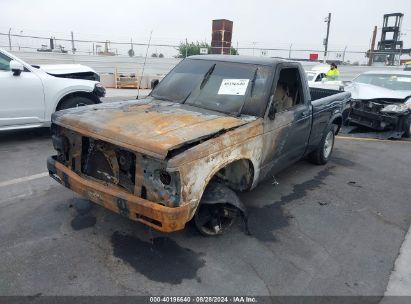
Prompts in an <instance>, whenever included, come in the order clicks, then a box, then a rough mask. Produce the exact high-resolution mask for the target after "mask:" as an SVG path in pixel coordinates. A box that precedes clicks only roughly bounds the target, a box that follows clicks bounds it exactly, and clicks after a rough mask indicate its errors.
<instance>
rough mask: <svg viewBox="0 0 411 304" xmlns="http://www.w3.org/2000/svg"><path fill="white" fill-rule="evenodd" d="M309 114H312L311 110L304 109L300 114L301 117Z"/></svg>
mask: <svg viewBox="0 0 411 304" xmlns="http://www.w3.org/2000/svg"><path fill="white" fill-rule="evenodd" d="M308 114H310V110H306V111H302V112H301V114H300V118H303V117H305V116H307V115H308Z"/></svg>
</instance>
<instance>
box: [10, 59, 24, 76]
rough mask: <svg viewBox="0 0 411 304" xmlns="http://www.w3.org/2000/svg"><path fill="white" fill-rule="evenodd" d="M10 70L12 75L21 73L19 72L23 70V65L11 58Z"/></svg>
mask: <svg viewBox="0 0 411 304" xmlns="http://www.w3.org/2000/svg"><path fill="white" fill-rule="evenodd" d="M10 70H11V71H12V72H13V75H14V76H19V75H20V74H21V72H23V71H24V66H23V65H22V64H21V63H20V62H18V61H16V60H11V61H10Z"/></svg>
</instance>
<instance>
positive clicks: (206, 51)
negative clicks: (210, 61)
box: [200, 48, 208, 55]
mask: <svg viewBox="0 0 411 304" xmlns="http://www.w3.org/2000/svg"><path fill="white" fill-rule="evenodd" d="M200 54H201V55H207V54H208V48H200Z"/></svg>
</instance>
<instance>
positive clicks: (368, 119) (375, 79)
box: [345, 70, 411, 138]
mask: <svg viewBox="0 0 411 304" xmlns="http://www.w3.org/2000/svg"><path fill="white" fill-rule="evenodd" d="M345 90H346V91H348V92H351V95H352V101H351V106H350V110H349V115H348V122H350V123H353V124H356V125H360V126H364V127H368V128H370V129H374V130H378V131H387V132H389V133H390V135H389V137H391V138H401V137H410V120H411V118H410V117H411V72H407V71H395V70H392V71H371V72H366V73H364V74H361V75H360V76H358V77H357V78H355V79H354V80H353V83H352V84H351V85H349V86H347V87H346V88H345Z"/></svg>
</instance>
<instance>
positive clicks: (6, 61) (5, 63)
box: [0, 53, 11, 71]
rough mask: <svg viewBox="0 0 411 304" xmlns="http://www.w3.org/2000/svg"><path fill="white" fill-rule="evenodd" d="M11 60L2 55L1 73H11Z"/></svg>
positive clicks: (0, 58)
mask: <svg viewBox="0 0 411 304" xmlns="http://www.w3.org/2000/svg"><path fill="white" fill-rule="evenodd" d="M10 61H11V58H9V57H7V56H6V55H4V54H2V53H0V71H10Z"/></svg>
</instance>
